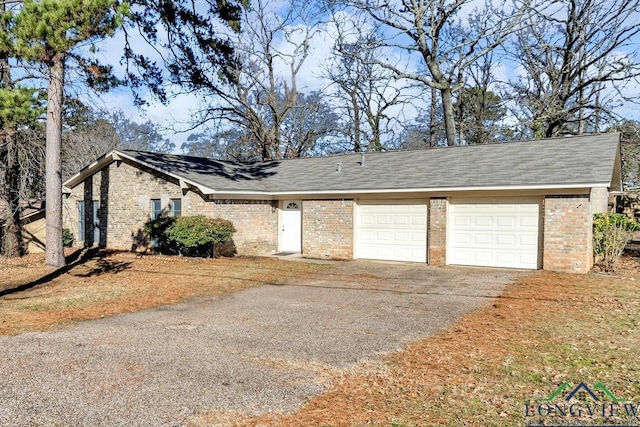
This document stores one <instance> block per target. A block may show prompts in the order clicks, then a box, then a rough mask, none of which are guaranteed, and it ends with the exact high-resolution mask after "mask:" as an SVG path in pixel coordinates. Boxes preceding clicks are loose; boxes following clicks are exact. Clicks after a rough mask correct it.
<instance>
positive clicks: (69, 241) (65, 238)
mask: <svg viewBox="0 0 640 427" xmlns="http://www.w3.org/2000/svg"><path fill="white" fill-rule="evenodd" d="M73 240H74V238H73V233H72V232H71V230H69V229H68V228H63V229H62V246H64V247H65V248H70V247H71V246H73Z"/></svg>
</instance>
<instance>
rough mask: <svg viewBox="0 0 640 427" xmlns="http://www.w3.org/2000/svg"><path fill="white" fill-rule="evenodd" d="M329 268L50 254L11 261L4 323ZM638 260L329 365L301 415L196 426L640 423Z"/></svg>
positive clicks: (563, 280)
mask: <svg viewBox="0 0 640 427" xmlns="http://www.w3.org/2000/svg"><path fill="white" fill-rule="evenodd" d="M77 255H78V254H76V256H77ZM322 268H325V267H324V266H322V265H317V264H307V263H298V262H284V261H279V260H277V259H268V258H244V257H238V258H234V259H213V260H212V259H187V258H181V257H161V256H142V257H140V256H136V255H135V254H129V253H97V254H96V253H89V254H88V255H86V256H84V257H82V258H80V259H78V260H77V261H75V262H74V263H72V264H71V265H70V267H68V268H67V269H65V270H62V271H53V270H50V269H47V268H45V267H43V266H42V257H38V256H31V257H27V258H24V259H21V260H14V261H7V260H2V261H0V272H1V274H2V276H1V277H2V280H3V282H2V283H1V284H0V295H2V296H1V297H0V334H5V335H6V334H17V333H21V332H25V331H40V330H47V329H50V328H52V327H56V326H58V325H62V324H67V323H70V322H74V321H79V320H83V319H92V318H97V317H102V316H108V315H112V314H116V313H122V312H129V311H135V310H140V309H144V308H147V307H154V306H159V305H163V304H172V303H176V302H179V301H183V300H185V299H188V298H194V297H219V296H223V295H226V294H229V293H232V292H236V291H238V290H240V289H244V288H246V287H249V286H255V285H258V284H261V283H279V282H281V281H283V280H285V279H286V278H289V277H299V276H300V275H305V274H312V273H314V272H317V271H318V270H320V269H322ZM639 272H640V263H639V262H638V258H634V257H627V258H626V259H625V262H624V264H623V266H622V268H621V269H620V270H619V271H618V273H617V274H616V275H605V274H597V273H594V274H589V275H569V274H554V273H549V272H542V271H538V272H532V273H531V274H529V275H527V276H524V278H523V279H521V280H520V281H519V282H518V283H515V284H512V285H509V286H508V287H507V290H506V291H505V293H504V294H503V295H502V296H501V297H500V298H498V299H496V300H495V301H493V302H491V303H490V304H488V305H487V306H486V307H485V308H484V309H481V310H478V311H476V312H474V313H471V314H469V315H467V316H465V317H463V318H462V319H461V320H460V321H459V322H457V323H456V324H455V325H453V326H452V327H450V328H448V329H446V330H444V331H442V332H440V333H439V334H437V335H434V336H432V337H429V338H426V339H423V340H420V341H417V342H414V343H412V344H410V345H409V346H408V347H407V348H405V349H404V350H403V351H400V352H397V353H393V354H390V355H387V356H385V357H384V358H383V360H382V361H381V362H379V363H368V364H365V365H359V366H356V367H355V368H353V369H347V370H335V372H331V373H329V375H330V376H332V384H333V385H332V386H331V387H330V388H329V389H328V390H327V391H326V392H325V393H323V394H322V395H319V396H316V397H314V398H312V399H311V400H309V401H308V402H307V404H306V405H304V406H303V407H302V408H300V409H299V410H298V411H297V412H295V413H291V414H264V415H262V416H259V417H257V418H250V417H246V416H244V415H242V414H200V415H199V416H194V417H193V418H192V425H193V426H204V425H231V424H233V423H235V425H243V426H364V425H367V426H369V425H372V426H431V425H444V426H525V425H613V424H617V425H640V420H638V417H637V416H627V415H626V414H625V410H626V409H629V408H631V409H637V410H638V412H637V413H638V414H640V407H639V406H638V405H640V338H639V337H638V333H637V331H638V324H639V323H640V293H639V292H638V285H639V284H640V274H639ZM565 383H566V384H567V385H566V388H562V389H561V387H562V386H563V385H564V384H565ZM581 383H584V385H585V387H586V388H587V389H588V390H591V391H592V392H594V396H595V397H596V398H597V399H598V400H597V401H596V400H594V399H593V398H592V397H590V396H589V395H588V393H587V392H586V391H585V390H586V389H584V388H583V389H582V390H581V391H579V392H577V393H576V394H575V395H574V396H573V397H571V396H570V393H571V392H572V391H573V390H580V389H579V385H580V384H581ZM598 383H600V385H598ZM558 390H559V392H558V394H556V395H554V393H555V392H556V391H558ZM604 390H606V391H608V392H609V393H610V395H607V394H606V393H605V391H604ZM543 399H548V400H547V401H545V400H543ZM567 399H568V400H567ZM629 405H631V406H629ZM571 408H573V409H571ZM603 408H604V409H603ZM562 410H565V412H566V413H564V415H563V412H562ZM578 410H580V411H581V412H580V414H579V415H576V416H572V415H571V413H570V411H574V412H575V413H576V414H577V413H578ZM590 411H591V412H592V413H593V415H591V414H590V413H589V412H590ZM603 412H604V416H603Z"/></svg>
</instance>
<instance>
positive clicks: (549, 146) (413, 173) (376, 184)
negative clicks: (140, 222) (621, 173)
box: [124, 133, 620, 193]
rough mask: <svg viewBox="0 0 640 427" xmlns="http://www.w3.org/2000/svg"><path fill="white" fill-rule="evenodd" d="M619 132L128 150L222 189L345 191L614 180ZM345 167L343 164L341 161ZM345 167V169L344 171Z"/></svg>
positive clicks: (160, 167)
mask: <svg viewBox="0 0 640 427" xmlns="http://www.w3.org/2000/svg"><path fill="white" fill-rule="evenodd" d="M619 138H620V137H619V134H616V133H609V134H599V135H588V136H580V137H570V138H554V139H545V140H532V141H520V142H510V143H503V144H490V145H477V146H462V147H450V148H437V149H431V150H412V151H393V152H378V153H367V154H365V156H364V157H365V164H364V166H361V165H360V162H361V155H360V154H350V155H343V156H330V157H307V158H300V159H291V160H281V161H272V162H262V163H252V164H243V163H235V162H226V161H217V160H210V159H203V158H199V157H189V156H178V155H168V154H155V153H145V152H136V151H125V152H124V153H125V154H127V155H129V156H131V157H132V158H134V159H136V160H138V161H140V162H143V163H146V164H148V165H150V166H152V167H154V168H157V169H158V170H161V171H165V172H168V173H171V174H174V175H177V176H180V177H183V178H184V179H187V180H189V181H192V182H195V183H198V184H201V185H203V186H205V187H207V188H210V189H213V190H215V191H217V192H222V193H224V192H234V191H238V192H244V191H256V192H268V193H287V192H331V191H337V192H343V191H376V190H410V189H416V190H418V189H420V190H423V189H447V188H469V189H482V188H495V187H501V188H503V187H523V186H524V187H561V186H567V187H577V186H580V185H585V186H590V185H594V184H597V185H609V184H610V183H611V181H612V178H613V173H614V170H615V166H616V161H618V162H619V157H618V143H619ZM338 164H340V166H338ZM338 168H339V169H340V171H338V170H337V169H338Z"/></svg>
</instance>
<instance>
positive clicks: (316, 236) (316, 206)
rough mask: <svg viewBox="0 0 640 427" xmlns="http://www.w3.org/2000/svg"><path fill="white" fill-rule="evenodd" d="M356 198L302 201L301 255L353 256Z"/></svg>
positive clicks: (335, 257) (318, 256)
mask: <svg viewBox="0 0 640 427" xmlns="http://www.w3.org/2000/svg"><path fill="white" fill-rule="evenodd" d="M353 209H354V202H353V200H303V201H302V254H303V255H305V256H308V257H312V258H332V259H353V227H354V224H353Z"/></svg>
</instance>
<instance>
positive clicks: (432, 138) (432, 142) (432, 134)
mask: <svg viewBox="0 0 640 427" xmlns="http://www.w3.org/2000/svg"><path fill="white" fill-rule="evenodd" d="M437 97H438V90H437V89H436V88H435V87H432V88H431V111H429V148H433V147H435V146H436V109H437V108H438V100H437Z"/></svg>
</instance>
